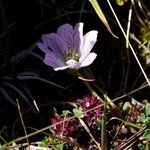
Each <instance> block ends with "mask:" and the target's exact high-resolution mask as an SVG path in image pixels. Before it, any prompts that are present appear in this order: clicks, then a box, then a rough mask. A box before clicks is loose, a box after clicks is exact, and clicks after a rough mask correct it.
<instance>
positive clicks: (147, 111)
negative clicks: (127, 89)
mask: <svg viewBox="0 0 150 150" xmlns="http://www.w3.org/2000/svg"><path fill="white" fill-rule="evenodd" d="M145 115H146V117H150V104H149V103H147V104H146V107H145Z"/></svg>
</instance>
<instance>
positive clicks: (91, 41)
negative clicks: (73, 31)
mask: <svg viewBox="0 0 150 150" xmlns="http://www.w3.org/2000/svg"><path fill="white" fill-rule="evenodd" d="M97 34H98V32H97V31H96V30H93V31H90V32H88V33H86V34H85V35H84V37H83V47H82V49H80V53H81V58H80V59H81V60H80V61H83V60H84V59H85V58H86V56H87V55H89V53H90V51H91V50H92V48H93V46H94V45H95V43H96V41H97Z"/></svg>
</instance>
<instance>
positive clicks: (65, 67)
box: [54, 66, 69, 71]
mask: <svg viewBox="0 0 150 150" xmlns="http://www.w3.org/2000/svg"><path fill="white" fill-rule="evenodd" d="M67 68H69V66H62V67H54V70H55V71H58V70H65V69H67Z"/></svg>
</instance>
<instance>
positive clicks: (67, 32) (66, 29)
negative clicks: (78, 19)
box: [57, 24, 74, 49]
mask: <svg viewBox="0 0 150 150" xmlns="http://www.w3.org/2000/svg"><path fill="white" fill-rule="evenodd" d="M73 33H74V30H73V27H72V25H70V24H64V25H62V26H60V27H59V28H58V29H57V35H59V36H61V38H62V39H63V41H64V42H65V43H67V44H68V46H67V48H68V49H69V48H73V47H72V46H73Z"/></svg>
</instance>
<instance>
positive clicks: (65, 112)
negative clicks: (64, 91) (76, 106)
mask: <svg viewBox="0 0 150 150" xmlns="http://www.w3.org/2000/svg"><path fill="white" fill-rule="evenodd" d="M62 113H63V116H67V115H68V114H71V112H70V111H69V110H63V112H62Z"/></svg>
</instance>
